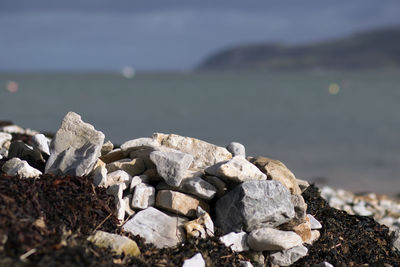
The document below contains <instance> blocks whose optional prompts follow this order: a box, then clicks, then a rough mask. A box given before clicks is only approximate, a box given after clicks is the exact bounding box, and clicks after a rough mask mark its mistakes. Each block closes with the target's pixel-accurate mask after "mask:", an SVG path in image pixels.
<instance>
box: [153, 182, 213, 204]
mask: <svg viewBox="0 0 400 267" xmlns="http://www.w3.org/2000/svg"><path fill="white" fill-rule="evenodd" d="M157 189H158V190H169V189H172V190H175V191H179V192H182V193H187V194H191V195H194V196H197V197H199V198H201V199H205V200H210V199H212V198H213V197H214V196H215V194H216V193H217V189H216V188H215V186H213V185H212V184H210V183H208V182H206V181H205V180H203V179H202V178H200V177H193V178H187V179H183V181H182V182H181V185H180V186H179V187H173V186H170V185H168V184H167V183H165V182H161V183H159V184H158V185H157Z"/></svg>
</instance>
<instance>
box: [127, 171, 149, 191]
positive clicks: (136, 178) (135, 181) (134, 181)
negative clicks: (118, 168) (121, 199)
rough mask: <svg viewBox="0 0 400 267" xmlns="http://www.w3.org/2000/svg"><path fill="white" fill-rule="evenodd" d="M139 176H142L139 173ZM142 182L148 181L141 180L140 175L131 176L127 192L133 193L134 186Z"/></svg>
mask: <svg viewBox="0 0 400 267" xmlns="http://www.w3.org/2000/svg"><path fill="white" fill-rule="evenodd" d="M141 176H142V175H141ZM143 176H144V177H147V176H145V175H143ZM142 182H144V183H148V181H143V180H142V179H141V178H140V176H134V177H132V180H131V184H130V185H129V192H131V193H133V191H134V190H135V187H136V186H137V185H138V184H140V183H142Z"/></svg>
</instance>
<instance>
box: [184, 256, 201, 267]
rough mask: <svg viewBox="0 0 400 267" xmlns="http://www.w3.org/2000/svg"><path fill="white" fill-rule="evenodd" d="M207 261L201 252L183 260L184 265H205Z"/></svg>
mask: <svg viewBox="0 0 400 267" xmlns="http://www.w3.org/2000/svg"><path fill="white" fill-rule="evenodd" d="M205 266H206V262H205V261H204V259H203V256H202V255H201V253H197V254H196V255H194V256H193V257H191V258H190V259H187V260H185V261H184V262H183V265H182V267H205Z"/></svg>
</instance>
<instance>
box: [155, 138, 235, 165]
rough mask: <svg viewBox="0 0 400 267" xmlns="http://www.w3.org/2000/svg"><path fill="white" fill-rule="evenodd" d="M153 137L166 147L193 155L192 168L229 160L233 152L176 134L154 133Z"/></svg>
mask: <svg viewBox="0 0 400 267" xmlns="http://www.w3.org/2000/svg"><path fill="white" fill-rule="evenodd" d="M153 139H154V140H157V142H158V143H159V144H161V145H162V146H165V147H169V148H173V149H176V150H179V151H182V152H183V153H187V154H190V155H192V156H193V164H192V166H191V167H192V168H199V169H204V168H206V167H209V166H211V165H214V164H216V163H217V162H220V161H224V160H229V159H231V158H232V154H231V153H229V151H228V150H226V148H224V147H219V146H216V145H213V144H210V143H207V142H205V141H202V140H199V139H196V138H191V137H184V136H179V135H176V134H162V133H154V134H153Z"/></svg>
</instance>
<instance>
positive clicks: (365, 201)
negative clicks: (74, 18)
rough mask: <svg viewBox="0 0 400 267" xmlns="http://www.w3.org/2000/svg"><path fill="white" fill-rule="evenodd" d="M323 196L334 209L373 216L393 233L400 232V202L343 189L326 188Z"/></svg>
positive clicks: (322, 193)
mask: <svg viewBox="0 0 400 267" xmlns="http://www.w3.org/2000/svg"><path fill="white" fill-rule="evenodd" d="M321 196H322V197H323V198H325V200H327V201H328V203H329V205H330V206H331V207H333V208H336V209H340V210H344V211H346V212H347V213H349V214H352V215H361V216H372V217H373V218H374V219H375V220H376V221H377V222H379V223H380V224H383V225H386V226H387V227H389V229H390V230H391V231H399V230H400V200H399V199H396V198H390V197H388V196H386V195H378V194H375V193H368V194H354V193H353V192H350V191H346V190H343V189H333V188H331V187H328V186H324V187H322V189H321Z"/></svg>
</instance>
